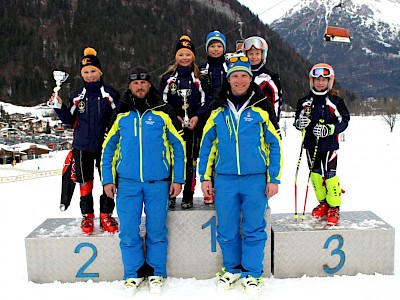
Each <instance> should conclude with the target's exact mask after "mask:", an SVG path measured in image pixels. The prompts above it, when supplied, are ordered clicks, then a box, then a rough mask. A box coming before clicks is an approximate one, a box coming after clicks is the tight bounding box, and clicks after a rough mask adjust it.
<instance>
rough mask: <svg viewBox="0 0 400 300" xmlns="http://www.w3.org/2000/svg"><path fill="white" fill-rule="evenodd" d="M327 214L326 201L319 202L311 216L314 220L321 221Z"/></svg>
mask: <svg viewBox="0 0 400 300" xmlns="http://www.w3.org/2000/svg"><path fill="white" fill-rule="evenodd" d="M327 213H328V203H326V201H321V202H320V203H319V204H318V206H317V207H315V208H314V209H313V210H312V212H311V215H312V216H313V218H314V219H322V218H323V217H325V216H326V214H327Z"/></svg>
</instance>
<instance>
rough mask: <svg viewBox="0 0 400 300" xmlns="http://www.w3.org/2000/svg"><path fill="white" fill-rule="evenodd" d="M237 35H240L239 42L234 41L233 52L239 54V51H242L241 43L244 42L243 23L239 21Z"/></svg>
mask: <svg viewBox="0 0 400 300" xmlns="http://www.w3.org/2000/svg"><path fill="white" fill-rule="evenodd" d="M238 24H239V34H240V40H236V49H235V52H236V53H239V52H240V51H242V50H243V42H244V37H243V22H242V21H239V22H238Z"/></svg>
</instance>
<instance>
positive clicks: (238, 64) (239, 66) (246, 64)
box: [226, 56, 253, 78]
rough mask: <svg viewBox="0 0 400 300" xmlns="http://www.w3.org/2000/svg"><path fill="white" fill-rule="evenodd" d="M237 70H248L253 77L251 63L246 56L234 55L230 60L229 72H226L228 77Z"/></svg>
mask: <svg viewBox="0 0 400 300" xmlns="http://www.w3.org/2000/svg"><path fill="white" fill-rule="evenodd" d="M235 72H246V73H247V74H249V75H250V77H253V73H252V72H251V64H250V61H249V59H248V58H247V57H246V56H232V57H231V58H229V61H228V72H227V73H226V78H229V76H230V75H231V74H232V73H235Z"/></svg>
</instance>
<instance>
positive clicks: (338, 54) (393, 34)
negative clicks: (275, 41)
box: [270, 0, 400, 98]
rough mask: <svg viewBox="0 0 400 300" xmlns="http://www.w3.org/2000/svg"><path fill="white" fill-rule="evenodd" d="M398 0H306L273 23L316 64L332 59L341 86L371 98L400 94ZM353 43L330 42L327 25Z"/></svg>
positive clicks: (399, 1) (278, 30) (300, 51)
mask: <svg viewBox="0 0 400 300" xmlns="http://www.w3.org/2000/svg"><path fill="white" fill-rule="evenodd" d="M399 11H400V0H345V1H339V0H336V1H331V0H302V1H301V2H299V3H297V4H296V5H295V6H293V7H292V8H291V9H289V10H288V11H287V12H286V14H284V15H283V17H282V18H280V19H277V20H275V21H274V22H272V23H271V24H270V26H271V28H272V29H274V30H275V31H277V32H278V33H279V34H280V35H281V36H282V38H284V39H285V40H286V41H287V42H288V43H289V44H290V45H291V46H292V47H293V48H295V49H296V50H297V51H298V52H299V53H300V54H301V55H302V56H304V57H305V58H307V59H308V60H309V61H310V62H311V63H312V64H314V63H318V62H327V63H330V64H331V65H332V66H333V67H334V69H335V71H336V78H337V80H338V81H339V82H340V83H341V85H342V86H343V87H344V88H346V89H349V90H351V91H353V92H355V93H356V94H357V95H359V96H361V97H363V98H367V97H375V98H383V97H395V98H399V96H400V85H399V84H398V83H399V82H400V72H399V69H400V68H399V58H400V39H399V37H400V18H399V17H398V12H399ZM328 25H329V26H336V27H344V28H346V29H348V30H349V31H350V35H351V39H352V43H351V45H343V44H333V43H326V42H324V40H323V35H324V33H325V29H326V27H327V26H328Z"/></svg>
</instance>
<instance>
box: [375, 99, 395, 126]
mask: <svg viewBox="0 0 400 300" xmlns="http://www.w3.org/2000/svg"><path fill="white" fill-rule="evenodd" d="M378 107H379V110H380V112H381V116H382V118H383V120H384V121H385V122H386V123H387V124H388V125H389V128H390V132H393V128H394V126H395V125H396V121H397V120H398V118H399V113H400V101H399V100H395V99H392V98H391V99H386V98H385V99H383V100H382V101H380V105H379V106H378Z"/></svg>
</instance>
